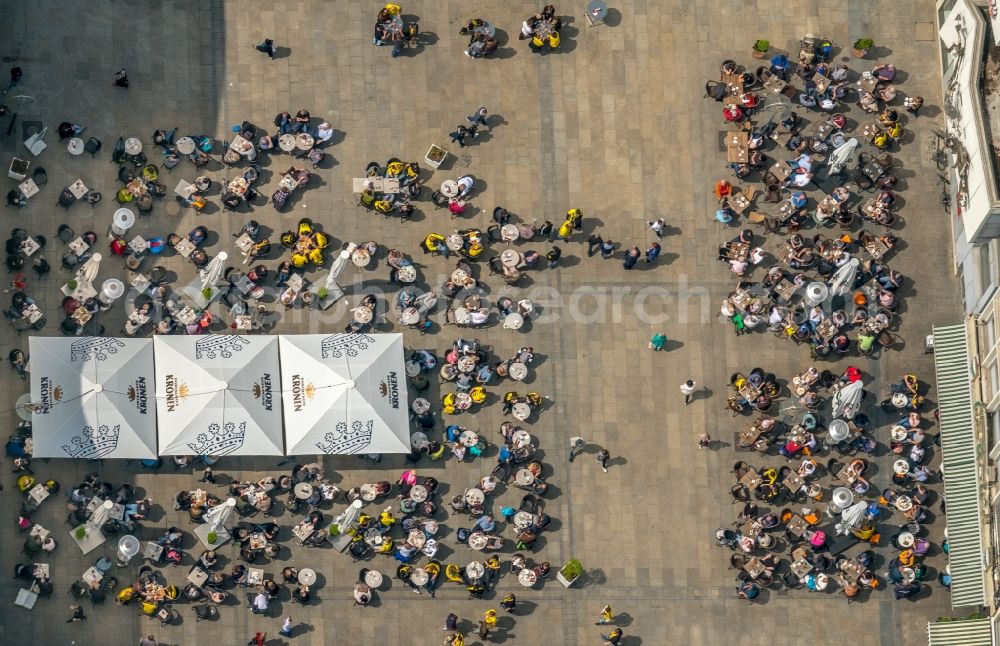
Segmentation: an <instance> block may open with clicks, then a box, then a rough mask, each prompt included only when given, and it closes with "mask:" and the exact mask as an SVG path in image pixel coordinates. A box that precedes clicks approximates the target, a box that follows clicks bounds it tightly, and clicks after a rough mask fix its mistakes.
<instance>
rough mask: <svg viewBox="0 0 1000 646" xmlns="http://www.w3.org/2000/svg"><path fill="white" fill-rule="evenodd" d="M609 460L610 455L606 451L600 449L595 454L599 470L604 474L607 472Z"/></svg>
mask: <svg viewBox="0 0 1000 646" xmlns="http://www.w3.org/2000/svg"><path fill="white" fill-rule="evenodd" d="M610 459H611V453H610V452H609V451H608V450H607V449H601V450H600V451H598V452H597V463H598V464H599V465H601V470H602V471H604V473H607V472H608V460H610Z"/></svg>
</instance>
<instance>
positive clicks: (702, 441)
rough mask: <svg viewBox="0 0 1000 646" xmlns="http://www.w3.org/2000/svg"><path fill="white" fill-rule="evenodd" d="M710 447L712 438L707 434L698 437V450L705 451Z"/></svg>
mask: <svg viewBox="0 0 1000 646" xmlns="http://www.w3.org/2000/svg"><path fill="white" fill-rule="evenodd" d="M710 446H712V437H711V436H710V435H709V434H708V433H702V434H701V435H699V436H698V450H699V451H700V450H701V449H707V448H708V447H710Z"/></svg>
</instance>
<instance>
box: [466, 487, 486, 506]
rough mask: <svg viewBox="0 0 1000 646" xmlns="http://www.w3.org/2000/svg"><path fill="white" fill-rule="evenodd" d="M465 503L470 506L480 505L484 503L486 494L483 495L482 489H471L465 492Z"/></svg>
mask: <svg viewBox="0 0 1000 646" xmlns="http://www.w3.org/2000/svg"><path fill="white" fill-rule="evenodd" d="M465 502H467V503H469V504H470V505H481V504H483V503H484V502H486V494H484V493H483V490H482V489H479V488H477V487H473V488H472V489H469V490H468V491H466V492H465Z"/></svg>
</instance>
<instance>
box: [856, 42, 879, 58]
mask: <svg viewBox="0 0 1000 646" xmlns="http://www.w3.org/2000/svg"><path fill="white" fill-rule="evenodd" d="M874 45H875V41H873V40H872V39H871V38H859V39H857V40H856V41H854V45H852V49H853V50H854V57H855V58H864V57H865V56H866V55H867V54H868V50H869V49H871V48H872V47H873V46H874Z"/></svg>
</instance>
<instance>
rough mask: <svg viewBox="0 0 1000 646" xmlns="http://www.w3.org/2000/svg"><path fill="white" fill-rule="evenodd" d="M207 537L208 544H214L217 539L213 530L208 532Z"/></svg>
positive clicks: (217, 536)
mask: <svg viewBox="0 0 1000 646" xmlns="http://www.w3.org/2000/svg"><path fill="white" fill-rule="evenodd" d="M207 538H208V544H209V545H215V542H216V541H217V540H219V535H218V534H216V533H215V532H209V533H208V536H207Z"/></svg>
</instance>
